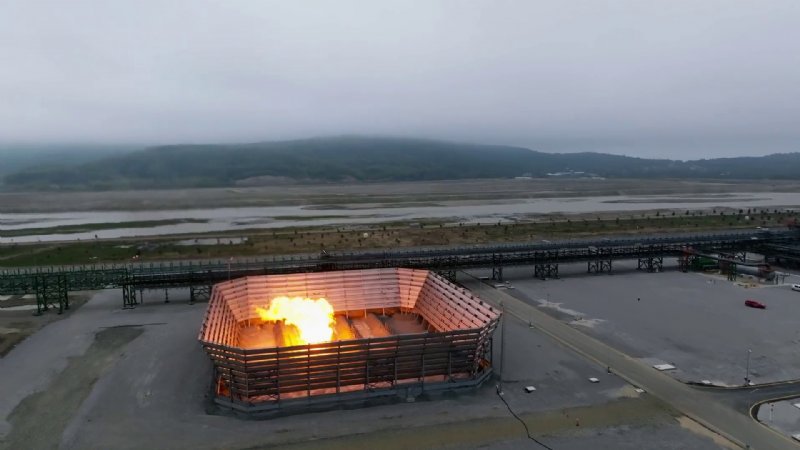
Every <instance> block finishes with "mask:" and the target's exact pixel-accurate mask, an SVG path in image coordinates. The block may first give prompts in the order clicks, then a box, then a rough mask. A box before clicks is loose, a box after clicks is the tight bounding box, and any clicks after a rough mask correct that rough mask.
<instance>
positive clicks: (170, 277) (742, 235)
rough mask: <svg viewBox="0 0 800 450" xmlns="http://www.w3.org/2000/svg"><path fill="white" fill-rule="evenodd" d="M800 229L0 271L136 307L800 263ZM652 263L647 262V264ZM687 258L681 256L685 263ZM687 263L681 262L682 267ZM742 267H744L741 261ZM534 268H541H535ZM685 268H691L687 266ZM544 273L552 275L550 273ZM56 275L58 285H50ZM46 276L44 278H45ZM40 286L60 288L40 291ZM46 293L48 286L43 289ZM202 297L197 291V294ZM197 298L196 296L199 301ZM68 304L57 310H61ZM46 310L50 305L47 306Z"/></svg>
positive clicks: (11, 289)
mask: <svg viewBox="0 0 800 450" xmlns="http://www.w3.org/2000/svg"><path fill="white" fill-rule="evenodd" d="M798 238H800V229H788V230H783V231H772V230H770V231H764V230H758V231H753V230H745V231H731V232H721V233H706V234H671V235H661V236H649V237H648V236H633V237H625V238H620V239H584V240H568V241H554V242H541V243H520V244H506V245H479V246H466V247H439V248H430V249H428V248H421V249H410V250H388V251H382V252H359V253H343V252H337V253H328V252H325V253H323V254H304V255H295V256H284V257H277V256H276V257H271V258H253V259H241V258H239V259H236V260H234V261H230V260H228V261H224V260H218V261H210V260H191V261H178V262H158V263H135V264H105V265H89V266H61V267H30V268H17V269H6V270H2V271H0V295H17V294H18V295H24V294H37V295H40V296H42V297H41V299H42V308H44V306H45V305H55V304H56V300H54V299H57V298H62V299H64V298H65V295H66V293H68V292H69V291H79V290H97V289H106V288H122V291H123V306H124V307H128V308H130V307H135V306H136V305H137V304H138V303H139V301H140V298H137V295H136V290H139V291H141V290H142V289H158V288H164V289H166V288H175V287H192V286H194V287H201V286H209V285H211V284H214V283H217V282H221V281H225V280H229V279H231V278H237V277H242V276H252V275H266V274H282V273H299V272H320V271H329V270H350V269H367V268H381V267H405V268H415V269H430V270H434V271H438V272H442V273H448V272H452V271H455V270H458V269H468V268H479V267H480V268H482V267H491V268H492V275H493V278H495V279H497V280H502V278H503V267H509V266H520V265H532V266H534V274H535V275H536V274H538V275H539V277H541V276H542V275H544V276H545V277H548V276H549V277H554V276H557V268H558V264H559V263H570V262H581V261H583V262H587V270H588V271H589V272H598V273H599V272H607V271H610V270H611V269H612V264H613V260H615V259H623V258H625V259H639V260H640V261H641V262H642V264H643V266H642V267H643V268H644V269H645V270H649V268H650V267H653V268H656V267H658V265H659V264H658V263H659V261H662V260H661V259H660V258H664V257H668V256H678V257H680V258H684V255H685V250H686V249H689V248H690V249H714V250H715V251H730V252H735V251H758V252H760V253H764V254H766V255H771V254H780V255H782V256H781V257H782V258H783V260H792V259H791V258H795V259H796V260H797V261H800V250H793V249H796V248H797V247H792V245H796V244H797V242H798V241H800V239H798ZM650 258H653V259H652V264H651V259H650ZM684 259H685V258H684ZM685 264H686V261H681V260H679V266H680V267H682V268H683V267H684V266H685ZM739 264H743V263H741V262H740V263H739ZM537 266H538V270H537ZM687 267H688V266H687ZM548 274H549V275H548ZM53 277H55V278H54V279H55V280H60V281H51V279H53ZM43 278H46V281H42V280H43ZM41 286H49V287H52V286H58V292H59V293H58V295H56V294H55V291H54V290H52V291H51V290H46V289H45V290H43V288H42V287H41ZM48 289H49V288H48ZM197 292H199V291H197ZM200 297H202V295H200V294H198V296H196V297H195V298H200ZM67 306H68V305H67V304H66V300H62V301H60V302H59V309H60V310H63V309H66V307H67ZM48 307H49V306H48Z"/></svg>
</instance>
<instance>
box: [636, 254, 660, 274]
mask: <svg viewBox="0 0 800 450" xmlns="http://www.w3.org/2000/svg"><path fill="white" fill-rule="evenodd" d="M636 269H637V270H644V271H647V272H651V273H652V272H661V271H662V270H664V257H663V256H647V257H644V258H641V257H640V258H639V265H638V267H637V268H636Z"/></svg>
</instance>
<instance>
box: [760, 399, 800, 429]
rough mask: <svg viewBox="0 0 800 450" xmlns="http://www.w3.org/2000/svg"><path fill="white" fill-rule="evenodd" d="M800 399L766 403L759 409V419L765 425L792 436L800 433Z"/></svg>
mask: <svg viewBox="0 0 800 450" xmlns="http://www.w3.org/2000/svg"><path fill="white" fill-rule="evenodd" d="M795 404H800V399H792V400H782V401H776V402H770V403H764V404H762V405H761V407H760V408H759V410H758V421H759V422H761V423H763V424H764V425H766V426H768V427H770V428H773V429H775V430H778V431H780V432H781V433H783V434H785V435H787V436H792V435H800V408H798V407H797V406H794V405H795Z"/></svg>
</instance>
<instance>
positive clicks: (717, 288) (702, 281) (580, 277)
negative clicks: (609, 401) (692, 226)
mask: <svg viewBox="0 0 800 450" xmlns="http://www.w3.org/2000/svg"><path fill="white" fill-rule="evenodd" d="M675 266H676V263H675V261H674V260H670V261H667V260H665V271H664V272H661V273H644V272H637V271H636V270H635V268H636V261H615V262H614V273H613V274H612V275H608V274H600V275H595V274H591V275H590V274H587V273H586V264H585V263H583V264H572V265H562V266H561V268H560V269H561V278H560V279H556V280H547V281H542V280H538V279H533V278H532V276H531V274H532V268H527V267H525V268H507V269H506V270H505V273H504V276H505V280H507V281H509V283H510V286H512V287H513V288H512V289H508V291H507V292H508V293H509V294H511V295H513V296H515V297H516V298H518V299H521V300H523V301H525V302H527V303H529V304H532V305H538V307H539V308H540V309H541V310H543V311H546V312H548V313H549V314H551V315H553V316H555V317H557V318H559V319H561V320H563V321H565V322H568V323H570V324H572V325H573V326H575V327H577V328H579V329H581V330H582V331H584V332H586V333H588V334H589V335H591V336H594V337H596V338H598V339H600V340H601V341H603V342H606V343H608V344H609V345H611V346H612V347H614V348H616V349H619V350H621V351H623V352H625V353H627V354H628V355H630V356H633V357H636V358H641V359H643V360H646V361H648V362H650V363H651V364H657V363H669V364H672V365H674V366H676V367H677V369H676V370H674V371H670V374H671V375H673V376H675V377H676V378H678V379H680V380H682V381H698V382H699V381H701V380H709V381H712V382H713V383H715V384H719V385H742V384H744V378H745V376H746V374H747V373H748V372H747V359H748V349H749V350H751V353H750V368H749V377H750V379H751V380H752V381H753V382H754V383H765V382H772V381H779V380H790V379H798V378H800V363H798V361H800V346H798V344H799V343H800V328H798V327H797V324H798V323H800V292H794V291H792V290H791V289H790V287H789V285H788V284H786V285H780V286H764V287H755V288H749V287H743V286H741V285H740V283H732V282H729V281H727V280H726V279H725V278H723V277H720V276H718V275H707V274H701V273H682V272H679V271H677V270H676V269H675ZM472 273H473V274H475V275H479V276H487V275H490V274H491V273H490V272H489V271H473V272H472ZM787 282H796V281H791V279H790V280H787ZM748 298H754V299H758V300H760V301H762V302H763V303H765V304H766V305H767V309H766V310H758V309H752V308H747V307H745V306H744V301H745V300H746V299H748ZM637 299H640V300H637Z"/></svg>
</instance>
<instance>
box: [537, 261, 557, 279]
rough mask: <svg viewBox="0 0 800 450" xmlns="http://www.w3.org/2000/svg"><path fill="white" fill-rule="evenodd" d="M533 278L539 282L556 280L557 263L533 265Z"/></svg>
mask: <svg viewBox="0 0 800 450" xmlns="http://www.w3.org/2000/svg"><path fill="white" fill-rule="evenodd" d="M533 276H534V278H539V279H541V280H544V279H547V278H558V263H555V264H552V263H545V264H535V265H534V266H533Z"/></svg>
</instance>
